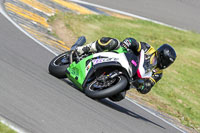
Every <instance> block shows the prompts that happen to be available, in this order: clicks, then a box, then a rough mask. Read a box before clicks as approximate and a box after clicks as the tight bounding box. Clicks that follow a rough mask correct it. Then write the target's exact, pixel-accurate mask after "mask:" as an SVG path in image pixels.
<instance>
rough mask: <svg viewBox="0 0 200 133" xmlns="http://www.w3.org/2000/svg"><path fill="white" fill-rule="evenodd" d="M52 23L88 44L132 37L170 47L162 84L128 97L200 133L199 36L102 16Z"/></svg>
mask: <svg viewBox="0 0 200 133" xmlns="http://www.w3.org/2000/svg"><path fill="white" fill-rule="evenodd" d="M55 21H62V22H63V23H64V24H65V26H66V28H67V29H68V30H71V31H72V32H73V33H74V35H75V36H76V37H78V36H82V35H84V36H86V38H87V42H88V43H89V42H92V41H95V40H97V39H99V38H101V37H102V36H109V37H113V38H118V39H119V40H120V41H122V40H123V39H125V38H126V37H134V38H135V39H136V40H138V41H144V42H147V43H149V44H151V45H152V46H153V47H154V48H158V47H159V46H160V45H161V44H163V43H169V44H171V45H172V46H173V47H174V48H175V50H176V51H177V60H176V61H175V63H174V64H173V65H172V66H171V67H169V68H168V69H167V70H165V71H164V76H163V78H162V80H161V81H159V83H158V84H156V85H155V87H153V89H152V91H151V92H150V93H148V94H147V95H140V94H138V93H137V92H136V91H134V90H131V91H130V93H132V94H133V96H134V94H136V95H137V96H140V98H141V99H142V100H143V101H146V102H148V103H149V104H151V105H152V106H154V107H155V108H157V109H158V110H160V111H163V112H165V113H168V114H170V115H172V116H174V117H176V118H177V119H178V120H179V121H180V122H181V123H182V124H184V125H186V126H189V127H192V128H194V129H196V130H198V131H200V113H199V110H200V98H199V97H200V87H199V85H200V80H199V76H200V69H199V68H200V58H199V57H200V45H199V42H200V34H197V33H194V32H190V31H187V32H186V31H180V30H176V29H173V28H170V27H166V26H162V25H159V24H155V23H152V22H147V21H144V20H139V19H132V20H131V19H120V18H116V17H111V16H102V15H75V14H69V13H59V14H57V15H56V16H54V17H52V18H51V19H50V21H49V23H50V24H52V23H54V22H55ZM66 37H67V36H66Z"/></svg>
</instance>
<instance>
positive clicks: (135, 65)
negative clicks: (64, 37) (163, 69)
mask: <svg viewBox="0 0 200 133" xmlns="http://www.w3.org/2000/svg"><path fill="white" fill-rule="evenodd" d="M85 42H86V39H85V37H84V36H82V37H80V38H79V39H78V40H77V42H76V43H75V44H74V45H73V46H72V47H71V50H70V51H67V52H64V53H62V54H60V55H58V56H56V57H55V58H54V59H53V60H52V61H51V62H50V64H49V72H50V74H52V75H53V76H55V77H57V78H68V79H69V80H70V81H71V82H72V83H73V84H74V85H75V86H76V87H78V88H79V89H80V90H81V91H83V92H84V93H85V94H86V95H87V96H89V97H90V98H93V99H102V98H110V97H112V96H114V95H116V94H118V93H120V92H122V91H126V90H128V89H129V88H130V86H131V85H133V84H134V83H135V82H136V81H138V79H140V78H148V77H151V75H152V72H148V73H145V69H144V67H143V64H144V51H141V53H140V55H135V54H133V53H131V52H130V51H127V50H126V49H125V48H123V47H120V48H119V49H117V50H113V51H109V52H100V53H85V54H83V55H79V54H78V52H77V51H76V47H78V46H82V45H83V44H84V43H85Z"/></svg>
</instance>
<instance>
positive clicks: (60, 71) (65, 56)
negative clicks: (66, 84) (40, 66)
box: [49, 51, 71, 78]
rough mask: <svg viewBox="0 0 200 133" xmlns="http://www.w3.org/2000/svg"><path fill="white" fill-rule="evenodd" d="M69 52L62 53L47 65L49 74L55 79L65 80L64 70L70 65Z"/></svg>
mask: <svg viewBox="0 0 200 133" xmlns="http://www.w3.org/2000/svg"><path fill="white" fill-rule="evenodd" d="M70 52H71V51H67V52H64V53H62V54H60V55H58V56H56V57H55V58H54V59H53V60H52V61H51V62H50V63H49V73H50V74H51V75H53V76H55V77H57V78H66V77H67V75H66V70H67V67H68V66H69V65H70V61H69V56H70Z"/></svg>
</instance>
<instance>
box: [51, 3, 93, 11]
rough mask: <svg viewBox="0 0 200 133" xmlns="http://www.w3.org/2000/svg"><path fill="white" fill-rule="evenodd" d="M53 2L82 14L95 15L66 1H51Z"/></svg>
mask: <svg viewBox="0 0 200 133" xmlns="http://www.w3.org/2000/svg"><path fill="white" fill-rule="evenodd" d="M51 1H53V2H56V3H58V4H60V5H62V6H64V7H67V8H69V9H71V10H74V11H77V12H79V13H80V14H94V12H92V11H90V10H88V9H87V8H84V7H82V6H79V5H77V4H75V3H72V2H67V1H64V0H51Z"/></svg>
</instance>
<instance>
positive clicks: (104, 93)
mask: <svg viewBox="0 0 200 133" xmlns="http://www.w3.org/2000/svg"><path fill="white" fill-rule="evenodd" d="M117 78H118V81H117V83H116V84H115V85H113V86H111V87H109V88H105V89H103V90H94V89H91V88H92V86H93V85H94V84H95V82H96V79H95V80H94V81H92V82H91V83H89V84H88V85H87V87H86V88H85V90H84V92H85V94H86V95H87V96H88V97H90V98H93V99H102V98H106V97H111V96H113V95H115V94H117V93H119V92H121V91H123V90H124V89H125V88H126V86H127V83H128V81H127V79H126V78H125V77H124V76H123V75H120V76H118V77H117Z"/></svg>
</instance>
